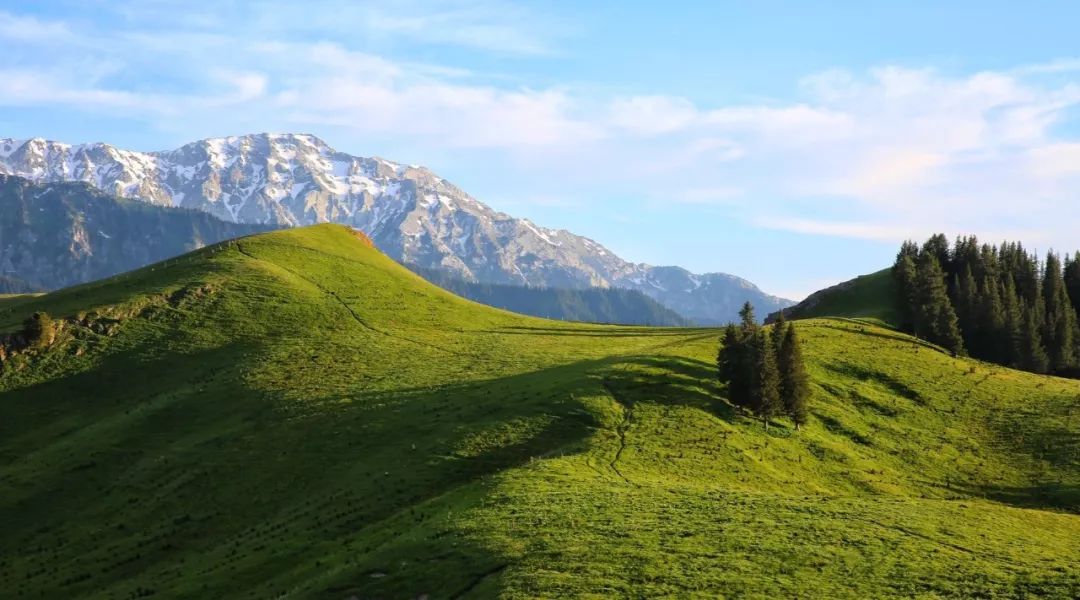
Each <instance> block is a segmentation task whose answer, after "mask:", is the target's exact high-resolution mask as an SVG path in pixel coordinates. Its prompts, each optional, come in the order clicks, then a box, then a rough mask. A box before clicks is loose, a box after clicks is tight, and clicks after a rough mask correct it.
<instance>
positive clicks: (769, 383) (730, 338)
mask: <svg viewBox="0 0 1080 600" xmlns="http://www.w3.org/2000/svg"><path fill="white" fill-rule="evenodd" d="M739 319H740V322H739V324H737V325H736V324H735V323H729V324H728V326H727V328H726V329H725V330H724V337H723V341H722V345H721V347H720V352H719V355H718V356H717V359H716V363H717V371H718V375H719V377H720V380H721V381H722V382H724V383H726V384H727V386H728V399H729V400H730V401H731V402H732V404H735V405H736V406H741V407H743V408H746V409H748V410H750V411H751V412H752V413H753V414H754V415H755V416H757V417H758V418H760V419H761V420H762V421H763V422H764V423H765V429H768V428H769V421H770V420H771V419H775V418H777V417H779V416H781V415H787V416H788V417H790V418H791V420H792V422H794V423H795V428H796V429H799V428H801V427H802V425H803V424H805V423H806V418H807V399H808V397H809V395H810V388H809V380H808V378H807V375H806V365H805V363H804V362H803V356H802V346H801V343H800V341H799V338H798V334H797V333H796V332H795V324H794V323H788V322H786V321H785V320H784V316H783V313H782V312H781V314H780V319H779V321H777V322H776V323H775V324H773V325H772V327H771V329H766V328H764V327H761V326H760V325H758V323H757V320H756V319H755V317H754V308H753V307H752V306H751V305H750V303H749V302H747V303H746V304H744V305H743V308H742V310H741V311H739Z"/></svg>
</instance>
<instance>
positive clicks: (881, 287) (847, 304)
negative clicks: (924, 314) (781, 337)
mask: <svg viewBox="0 0 1080 600" xmlns="http://www.w3.org/2000/svg"><path fill="white" fill-rule="evenodd" d="M894 286H895V283H894V282H893V279H892V272H891V271H890V270H889V269H885V270H883V271H878V272H877V273H871V274H870V275H862V276H859V277H856V278H855V279H852V280H851V281H846V282H844V283H841V284H838V285H834V286H832V287H830V288H825V289H823V290H821V291H818V292H815V293H813V294H811V295H810V296H809V297H808V298H807V299H806V300H803V301H802V302H800V303H798V304H796V305H795V306H792V307H790V308H787V309H785V310H784V315H785V316H787V317H788V318H790V319H813V318H817V317H849V318H860V319H872V320H877V321H880V322H881V323H884V324H887V325H890V326H896V325H897V324H898V321H899V308H898V307H897V306H896V290H895V287H894Z"/></svg>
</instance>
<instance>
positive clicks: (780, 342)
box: [772, 310, 787, 358]
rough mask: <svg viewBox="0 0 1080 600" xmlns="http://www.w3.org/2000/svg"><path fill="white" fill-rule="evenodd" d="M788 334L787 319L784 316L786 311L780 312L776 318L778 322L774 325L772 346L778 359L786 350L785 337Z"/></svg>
mask: <svg viewBox="0 0 1080 600" xmlns="http://www.w3.org/2000/svg"><path fill="white" fill-rule="evenodd" d="M786 334H787V317H785V316H784V311H783V310H781V311H780V315H779V316H778V317H777V318H776V322H775V323H773V325H772V344H773V350H775V351H776V356H777V358H779V357H780V352H781V350H783V348H784V337H785V335H786Z"/></svg>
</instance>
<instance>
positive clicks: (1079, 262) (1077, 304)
mask: <svg viewBox="0 0 1080 600" xmlns="http://www.w3.org/2000/svg"><path fill="white" fill-rule="evenodd" d="M1064 278H1065V291H1066V292H1068V294H1069V301H1070V302H1071V303H1072V307H1073V310H1074V311H1080V252H1077V253H1076V255H1075V256H1073V257H1072V259H1070V258H1069V257H1068V256H1066V257H1065V273H1064Z"/></svg>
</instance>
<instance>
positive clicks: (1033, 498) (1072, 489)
mask: <svg viewBox="0 0 1080 600" xmlns="http://www.w3.org/2000/svg"><path fill="white" fill-rule="evenodd" d="M948 489H951V490H956V491H959V492H962V493H964V494H968V495H971V496H976V497H980V496H981V497H983V498H986V499H988V500H993V501H995V502H1000V503H1002V504H1008V505H1010V506H1015V507H1018V508H1036V509H1054V510H1063V511H1066V512H1071V513H1074V514H1080V485H1076V484H1065V483H1038V484H1033V485H1029V486H999V485H970V484H955V483H954V484H951V487H949V488H948Z"/></svg>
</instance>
